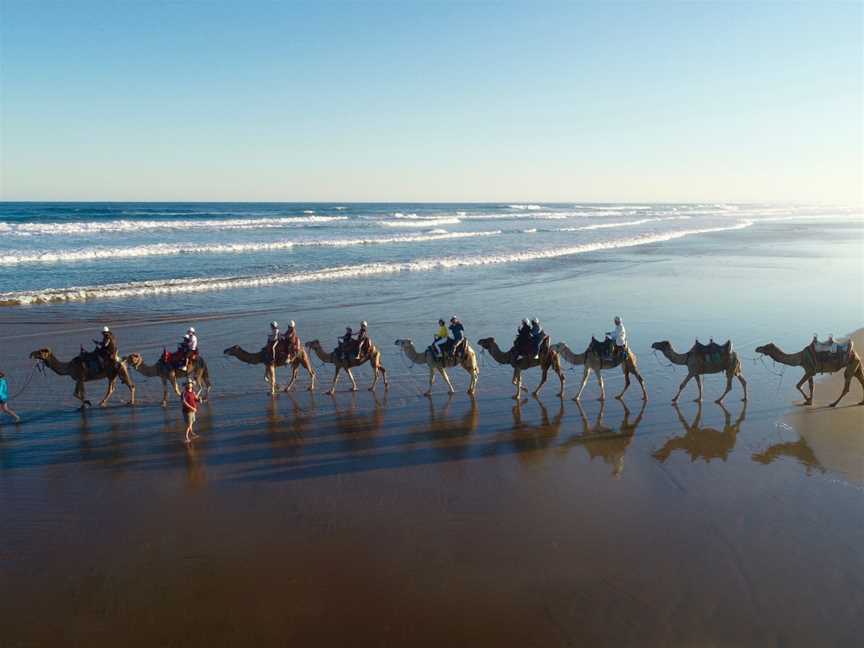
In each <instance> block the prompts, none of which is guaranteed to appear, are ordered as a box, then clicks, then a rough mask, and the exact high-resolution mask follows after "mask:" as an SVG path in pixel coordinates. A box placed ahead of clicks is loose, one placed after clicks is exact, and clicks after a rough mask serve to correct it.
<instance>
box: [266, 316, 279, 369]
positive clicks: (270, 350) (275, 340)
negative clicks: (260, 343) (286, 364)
mask: <svg viewBox="0 0 864 648" xmlns="http://www.w3.org/2000/svg"><path fill="white" fill-rule="evenodd" d="M278 346H279V322H277V321H275V320H274V321H272V322H270V335H268V336H267V345H266V347H265V348H266V349H267V354H268V355H269V356H270V360H271V362H276V351H277V348H276V347H278Z"/></svg>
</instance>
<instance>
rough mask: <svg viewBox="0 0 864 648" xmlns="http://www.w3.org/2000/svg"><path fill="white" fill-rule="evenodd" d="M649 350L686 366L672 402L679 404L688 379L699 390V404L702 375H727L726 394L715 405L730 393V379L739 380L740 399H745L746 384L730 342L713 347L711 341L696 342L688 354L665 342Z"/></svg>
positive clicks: (697, 399)
mask: <svg viewBox="0 0 864 648" xmlns="http://www.w3.org/2000/svg"><path fill="white" fill-rule="evenodd" d="M651 348H652V349H655V350H657V351H660V352H661V353H662V354H663V355H664V356H666V358H667V359H668V360H669V362H671V363H672V364H676V365H684V366H686V367H687V377H686V378H684V381H683V382H682V383H681V386H680V387H678V393H677V394H675V398H673V399H672V402H673V403H677V402H678V397H679V396H680V395H681V392H682V391H684V387H686V386H687V383H688V382H690V379H691V378H696V386H697V387H698V388H699V396H698V397H697V398H696V399H695V400H696V401H697V402H701V401H702V375H703V374H710V373H721V372H725V373H726V391H724V392H723V394H722V395H721V396H720V398H718V399H717V400H716V401H714V402H715V403H717V404H719V403H722V402H723V399H724V398H726V394H728V393H729V392H730V391H732V379H733V378H738V380H739V381H740V382H741V388H742V389H743V390H744V398H742V399H741V400H742V401H746V400H747V381H746V380H744V376H743V375H742V373H741V360H740V359H739V358H738V354H737V353H736V352H735V351H733V350H732V342H731V341H729V342H726V344H716V343H715V342H713V341H712V342H711V343H710V344H700V343H699V341H698V340H697V341H696V343H695V344H694V345H693V347H692V348H691V349H690V350H689V351H688V352H687V353H678V352H677V351H675V349H673V348H672V345H671V344H670V343H669V342H667V341H666V340H663V341H662V342H655V343H654V344H652V345H651Z"/></svg>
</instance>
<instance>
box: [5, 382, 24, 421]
mask: <svg viewBox="0 0 864 648" xmlns="http://www.w3.org/2000/svg"><path fill="white" fill-rule="evenodd" d="M0 412H6V413H7V414H8V415H9V416H11V417H12V418H14V419H15V422H16V423H20V422H21V417H20V416H18V415H17V414H16V413H15V412H13V411H12V408H11V407H9V385H7V384H6V374H5V373H3V372H2V371H0Z"/></svg>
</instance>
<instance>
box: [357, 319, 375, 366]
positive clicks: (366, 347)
mask: <svg viewBox="0 0 864 648" xmlns="http://www.w3.org/2000/svg"><path fill="white" fill-rule="evenodd" d="M371 347H372V340H370V339H369V325H368V324H367V323H366V320H363V321H362V322H360V330H359V331H357V357H356V358H354V359H355V360H359V359H360V358H362V357H363V356H364V355H365V354H366V353H368V352H369V351H370V350H371Z"/></svg>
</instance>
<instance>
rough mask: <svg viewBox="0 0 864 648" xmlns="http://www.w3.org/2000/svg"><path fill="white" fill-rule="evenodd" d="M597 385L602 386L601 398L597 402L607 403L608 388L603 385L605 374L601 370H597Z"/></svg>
mask: <svg viewBox="0 0 864 648" xmlns="http://www.w3.org/2000/svg"><path fill="white" fill-rule="evenodd" d="M596 373H597V384H598V385H600V398H598V399H597V400H599V401H605V400H606V388H605V386H604V385H603V372H602V371H600V370H599V369H598V370H597V372H596Z"/></svg>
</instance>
